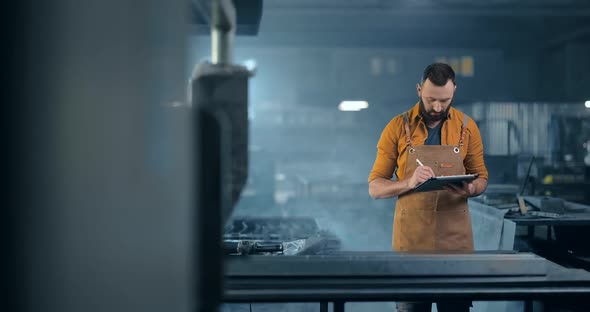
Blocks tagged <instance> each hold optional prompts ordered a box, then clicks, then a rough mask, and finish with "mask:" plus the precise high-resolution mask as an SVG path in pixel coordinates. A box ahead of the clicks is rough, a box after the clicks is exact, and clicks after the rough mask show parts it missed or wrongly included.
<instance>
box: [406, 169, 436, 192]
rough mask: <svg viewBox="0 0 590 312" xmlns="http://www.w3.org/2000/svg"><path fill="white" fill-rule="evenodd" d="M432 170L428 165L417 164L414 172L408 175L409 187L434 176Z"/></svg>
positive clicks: (413, 186)
mask: <svg viewBox="0 0 590 312" xmlns="http://www.w3.org/2000/svg"><path fill="white" fill-rule="evenodd" d="M435 176H436V175H435V174H434V170H432V168H430V167H428V166H418V167H416V170H414V174H412V176H411V177H410V180H409V181H408V184H409V185H408V186H409V187H410V188H415V187H416V186H417V185H418V184H420V183H422V182H424V181H426V180H428V179H430V178H432V177H435Z"/></svg>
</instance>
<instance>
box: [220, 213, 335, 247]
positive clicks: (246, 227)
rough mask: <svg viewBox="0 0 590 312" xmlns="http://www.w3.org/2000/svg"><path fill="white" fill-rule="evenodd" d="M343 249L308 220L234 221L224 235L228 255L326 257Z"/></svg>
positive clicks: (267, 219)
mask: <svg viewBox="0 0 590 312" xmlns="http://www.w3.org/2000/svg"><path fill="white" fill-rule="evenodd" d="M340 245H341V243H340V239H339V238H338V237H336V236H335V235H334V234H333V233H331V232H329V231H326V230H322V229H320V228H319V227H318V225H317V222H316V221H315V220H314V219H313V218H305V217H286V218H285V217H266V218H264V217H257V218H254V217H234V218H232V219H230V220H229V222H228V223H227V224H226V226H225V228H224V234H223V246H224V252H225V254H228V255H253V254H258V255H287V256H290V255H325V254H331V253H334V252H336V251H339V250H340Z"/></svg>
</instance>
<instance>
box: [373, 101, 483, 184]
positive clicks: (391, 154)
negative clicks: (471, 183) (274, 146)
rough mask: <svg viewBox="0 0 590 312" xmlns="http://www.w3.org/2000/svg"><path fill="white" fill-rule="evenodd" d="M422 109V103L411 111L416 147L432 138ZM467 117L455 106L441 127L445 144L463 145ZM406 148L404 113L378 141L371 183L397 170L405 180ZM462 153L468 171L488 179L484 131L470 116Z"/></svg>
mask: <svg viewBox="0 0 590 312" xmlns="http://www.w3.org/2000/svg"><path fill="white" fill-rule="evenodd" d="M419 112H420V106H419V104H416V105H415V106H414V107H413V108H412V109H411V110H409V111H408V116H409V119H410V133H411V138H412V145H414V146H416V145H424V141H426V138H428V130H427V129H426V124H424V122H423V121H422V117H421V116H420V113H419ZM463 117H464V114H463V113H462V112H460V111H459V110H457V109H455V108H454V107H452V106H451V109H450V110H449V115H448V119H447V120H446V121H445V122H444V123H443V125H442V129H441V144H442V145H453V146H458V145H459V140H460V139H461V126H462V125H463ZM406 149H407V146H406V136H405V130H404V118H403V114H400V115H398V116H396V117H394V118H393V119H392V120H391V121H390V122H389V123H388V124H387V126H386V127H385V129H383V132H382V133H381V138H380V139H379V142H378V143H377V157H376V159H375V163H374V164H373V169H372V170H371V173H370V174H369V182H371V181H372V180H374V179H376V178H384V179H388V180H389V179H391V178H392V177H393V173H394V172H395V175H396V176H397V179H398V180H403V179H404V172H405V170H406V154H407V151H406ZM461 155H462V156H463V166H465V172H466V173H468V174H471V173H477V174H479V177H480V178H484V179H487V178H488V170H487V169H486V166H485V164H484V161H483V144H482V141H481V134H480V133H479V128H478V127H477V125H476V124H475V122H474V121H473V119H471V118H468V121H467V131H466V134H465V139H464V142H463V148H461ZM396 169H397V170H396Z"/></svg>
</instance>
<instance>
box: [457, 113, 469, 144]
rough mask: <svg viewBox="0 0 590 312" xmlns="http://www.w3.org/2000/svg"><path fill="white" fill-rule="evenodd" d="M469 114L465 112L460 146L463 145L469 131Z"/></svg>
mask: <svg viewBox="0 0 590 312" xmlns="http://www.w3.org/2000/svg"><path fill="white" fill-rule="evenodd" d="M468 117H469V116H467V114H463V125H461V139H460V140H459V147H463V141H464V140H465V133H466V132H467V121H468V119H467V118H468Z"/></svg>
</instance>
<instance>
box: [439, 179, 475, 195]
mask: <svg viewBox="0 0 590 312" xmlns="http://www.w3.org/2000/svg"><path fill="white" fill-rule="evenodd" d="M444 189H445V190H447V191H449V192H452V193H455V194H457V195H459V196H461V197H463V198H468V197H471V196H473V195H475V184H473V182H471V183H466V182H463V187H460V186H458V185H456V184H448V185H447V186H445V187H444Z"/></svg>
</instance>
